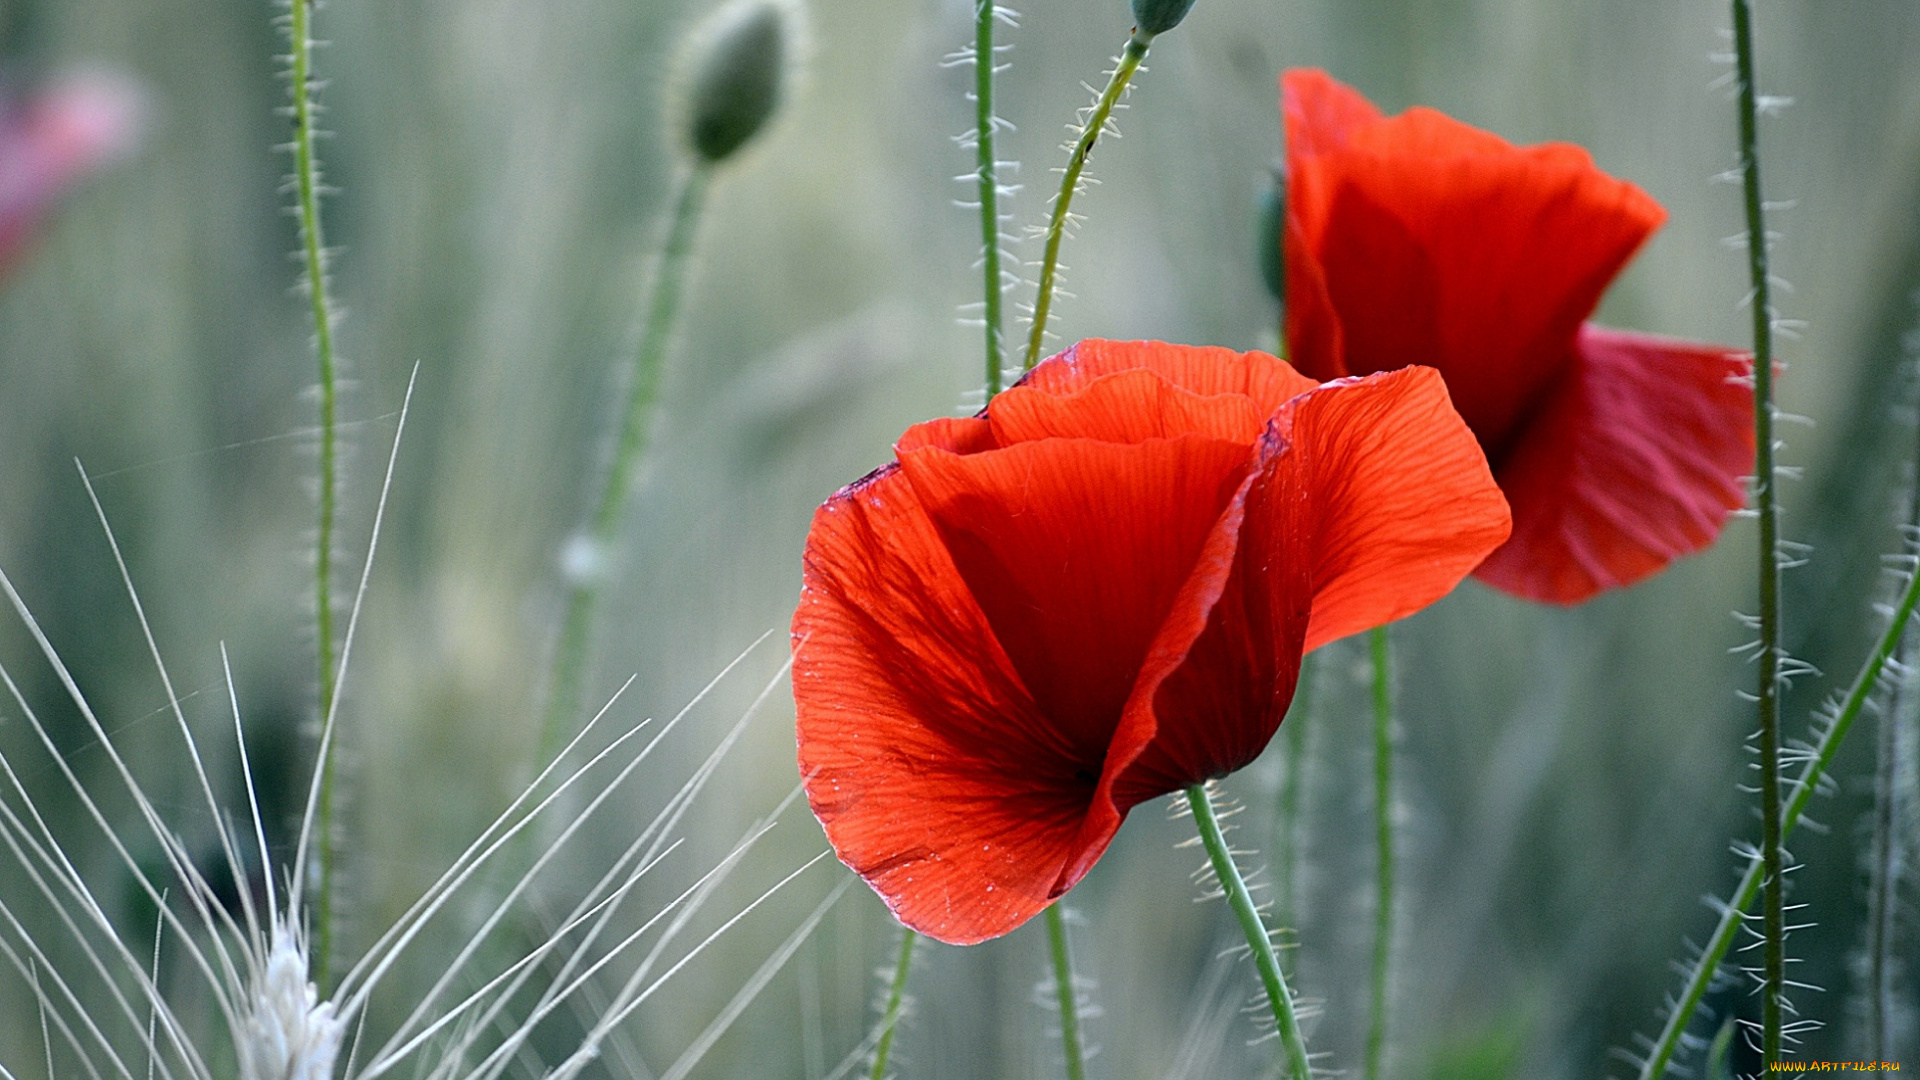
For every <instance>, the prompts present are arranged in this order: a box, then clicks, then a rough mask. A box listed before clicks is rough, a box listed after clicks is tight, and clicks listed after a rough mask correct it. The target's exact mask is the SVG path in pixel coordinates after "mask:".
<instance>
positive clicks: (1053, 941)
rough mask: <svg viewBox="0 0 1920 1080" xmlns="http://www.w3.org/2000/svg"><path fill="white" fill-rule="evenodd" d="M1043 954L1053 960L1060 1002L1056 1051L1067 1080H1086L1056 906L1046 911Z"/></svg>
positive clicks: (1076, 1000)
mask: <svg viewBox="0 0 1920 1080" xmlns="http://www.w3.org/2000/svg"><path fill="white" fill-rule="evenodd" d="M1047 950H1048V952H1050V953H1051V954H1052V956H1053V988H1054V993H1055V995H1056V996H1057V997H1058V998H1059V1001H1060V1051H1061V1053H1062V1054H1064V1055H1065V1056H1066V1059H1067V1080H1086V1076H1087V1066H1086V1061H1085V1059H1084V1056H1083V1055H1082V1052H1081V1049H1080V995H1079V993H1078V992H1077V991H1076V990H1075V989H1074V986H1073V956H1072V954H1071V953H1069V952H1068V951H1067V920H1066V916H1064V915H1062V914H1061V913H1060V905H1059V904H1054V905H1052V906H1051V907H1049V908H1047Z"/></svg>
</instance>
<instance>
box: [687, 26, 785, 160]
mask: <svg viewBox="0 0 1920 1080" xmlns="http://www.w3.org/2000/svg"><path fill="white" fill-rule="evenodd" d="M798 21H799V10H798V7H797V5H795V4H793V3H790V2H786V0H734V2H733V3H730V4H727V5H726V6H725V7H722V8H721V9H720V10H718V11H716V12H714V13H713V14H712V15H710V16H708V17H707V19H706V20H705V21H704V22H702V23H701V24H700V25H699V26H698V27H697V28H695V29H694V31H693V33H692V34H690V35H688V38H687V43H686V45H685V47H684V48H683V49H682V51H681V57H680V63H679V65H678V74H679V78H678V79H677V80H676V81H677V83H678V85H679V87H680V92H679V101H678V102H677V104H676V107H675V112H676V113H677V115H676V116H675V118H674V124H675V126H677V127H679V128H680V131H681V136H682V137H683V138H684V139H685V140H686V144H687V148H688V149H689V150H691V151H692V152H693V154H694V156H695V157H696V158H698V159H699V160H700V161H701V162H702V163H704V164H709V165H711V164H715V163H717V162H720V161H724V160H726V159H727V158H728V157H731V156H732V155H733V153H734V151H736V150H738V149H740V148H741V147H742V146H744V145H746V143H747V142H748V140H750V139H752V138H753V137H754V136H755V135H757V134H759V133H760V129H761V128H763V127H765V126H766V123H767V120H768V118H770V117H771V116H772V115H773V113H774V110H775V109H778V108H779V107H780V99H781V98H782V97H783V96H784V95H785V92H786V84H787V82H788V76H787V72H788V69H789V68H790V67H792V66H793V57H794V54H795V53H796V52H797V51H798V50H797V48H796V47H795V46H796V44H797V41H796V38H797V36H798V31H799V26H798Z"/></svg>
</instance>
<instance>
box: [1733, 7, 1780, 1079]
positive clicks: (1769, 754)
mask: <svg viewBox="0 0 1920 1080" xmlns="http://www.w3.org/2000/svg"><path fill="white" fill-rule="evenodd" d="M1733 52H1734V61H1735V63H1736V64H1737V65H1738V79H1739V91H1740V107H1739V113H1740V175H1741V180H1742V184H1743V186H1744V188H1745V194H1746V211H1747V270H1748V274H1749V276H1750V277H1751V279H1752V289H1753V293H1752V298H1751V302H1752V305H1753V442H1754V461H1753V476H1754V498H1755V503H1756V506H1755V509H1756V510H1757V512H1758V514H1759V518H1760V656H1759V661H1760V662H1759V672H1758V679H1759V686H1758V690H1757V694H1758V698H1759V701H1758V711H1759V714H1760V860H1761V864H1762V868H1763V869H1762V873H1763V875H1764V888H1765V893H1766V896H1765V899H1764V900H1763V901H1762V913H1761V923H1762V934H1763V936H1764V938H1765V952H1764V959H1763V961H1762V965H1761V988H1760V1031H1761V1035H1760V1052H1761V1055H1762V1057H1763V1059H1764V1060H1765V1061H1766V1063H1767V1064H1768V1065H1772V1064H1773V1063H1774V1062H1776V1061H1779V1060H1780V1036H1781V1023H1782V1017H1781V1004H1782V1002H1781V998H1782V995H1783V994H1784V993H1785V992H1786V971H1787V951H1786V939H1787V929H1786V900H1785V895H1786V893H1785V885H1786V882H1785V869H1786V868H1785V866H1784V860H1783V854H1782V852H1781V847H1780V678H1779V673H1780V546H1779V543H1780V537H1779V530H1780V522H1779V516H1780V514H1779V499H1778V495H1777V493H1776V491H1775V488H1774V482H1775V480H1776V479H1777V477H1776V474H1775V472H1774V464H1773V304H1772V301H1771V299H1770V297H1769V282H1768V280H1767V228H1766V221H1765V217H1764V211H1763V206H1762V203H1761V201H1760V155H1759V135H1758V131H1757V127H1758V116H1759V107H1758V104H1757V101H1756V93H1755V89H1754V74H1753V0H1733Z"/></svg>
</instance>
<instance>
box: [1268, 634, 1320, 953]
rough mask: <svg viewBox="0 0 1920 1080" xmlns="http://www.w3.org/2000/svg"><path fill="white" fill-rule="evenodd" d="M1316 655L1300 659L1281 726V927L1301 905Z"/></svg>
mask: <svg viewBox="0 0 1920 1080" xmlns="http://www.w3.org/2000/svg"><path fill="white" fill-rule="evenodd" d="M1315 666H1316V664H1315V661H1314V656H1313V654H1311V653H1310V654H1308V655H1307V656H1305V657H1302V658H1301V660H1300V678H1299V680H1298V681H1297V682H1295V683H1294V686H1293V703H1292V705H1290V706H1289V707H1288V709H1287V716H1286V719H1285V721H1283V722H1282V723H1281V725H1280V730H1281V732H1282V733H1283V734H1284V735H1285V736H1286V756H1285V757H1284V758H1283V759H1282V760H1281V762H1280V791H1279V795H1278V798H1277V799H1276V800H1275V802H1276V803H1277V816H1278V817H1279V819H1280V820H1279V822H1278V826H1279V827H1278V828H1277V829H1276V830H1275V836H1274V847H1275V851H1274V859H1273V865H1274V872H1275V873H1276V874H1278V875H1279V878H1280V880H1279V882H1278V883H1277V888H1278V889H1279V892H1278V894H1277V895H1276V896H1275V897H1274V904H1275V907H1274V912H1273V917H1274V921H1275V923H1277V924H1278V925H1279V926H1281V927H1282V928H1286V927H1291V926H1292V925H1293V921H1294V911H1295V908H1296V906H1297V904H1298V896H1297V892H1298V890H1297V889H1296V888H1295V886H1294V882H1295V881H1296V880H1298V877H1299V868H1300V837H1301V832H1302V830H1301V826H1300V808H1301V806H1302V805H1303V804H1304V803H1305V801H1306V790H1307V728H1308V726H1309V724H1310V723H1311V722H1312V716H1313V673H1314V668H1315Z"/></svg>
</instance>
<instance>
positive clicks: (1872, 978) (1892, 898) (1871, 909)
mask: <svg viewBox="0 0 1920 1080" xmlns="http://www.w3.org/2000/svg"><path fill="white" fill-rule="evenodd" d="M1907 528H1908V530H1909V532H1908V535H1909V536H1920V446H1916V447H1915V455H1914V474H1913V489H1912V491H1911V492H1910V493H1909V498H1908V506H1907ZM1900 660H1901V666H1902V668H1903V675H1902V678H1901V679H1900V681H1899V683H1898V684H1897V685H1896V686H1895V688H1894V691H1893V694H1892V697H1891V699H1890V700H1889V701H1888V702H1887V705H1886V708H1885V709H1883V710H1882V711H1881V713H1880V732H1879V735H1880V738H1879V740H1878V742H1879V745H1878V746H1877V747H1875V751H1876V753H1877V754H1878V760H1877V761H1876V762H1875V766H1874V783H1873V837H1872V840H1871V843H1872V849H1871V852H1870V854H1869V856H1868V863H1867V873H1868V881H1867V931H1866V937H1867V941H1866V954H1867V955H1866V960H1867V970H1866V976H1865V981H1866V998H1867V1001H1866V1012H1867V1020H1866V1028H1867V1053H1868V1056H1869V1057H1871V1058H1873V1059H1874V1060H1876V1061H1887V1060H1891V1059H1892V1057H1893V1046H1892V1024H1893V1012H1894V1010H1895V1008H1896V1007H1897V1006H1896V1005H1895V1003H1894V973H1895V971H1896V970H1897V964H1896V962H1895V959H1894V954H1893V949H1894V937H1895V932H1896V929H1897V919H1898V913H1899V904H1900V879H1901V877H1902V875H1903V873H1904V869H1903V866H1902V857H1903V854H1904V852H1903V849H1902V841H1901V838H1900V835H1899V831H1898V830H1899V822H1900V809H1901V807H1900V804H1901V778H1900V764H1901V761H1902V759H1903V758H1904V757H1905V756H1906V755H1905V752H1904V750H1903V747H1902V745H1901V744H1902V742H1903V741H1904V739H1906V738H1911V737H1912V736H1911V732H1912V724H1913V723H1914V717H1915V715H1916V704H1920V703H1917V702H1916V697H1920V693H1917V691H1920V687H1917V686H1915V684H1914V671H1915V668H1916V666H1920V634H1912V633H1909V634H1907V635H1906V636H1905V637H1904V638H1902V640H1901V649H1900Z"/></svg>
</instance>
